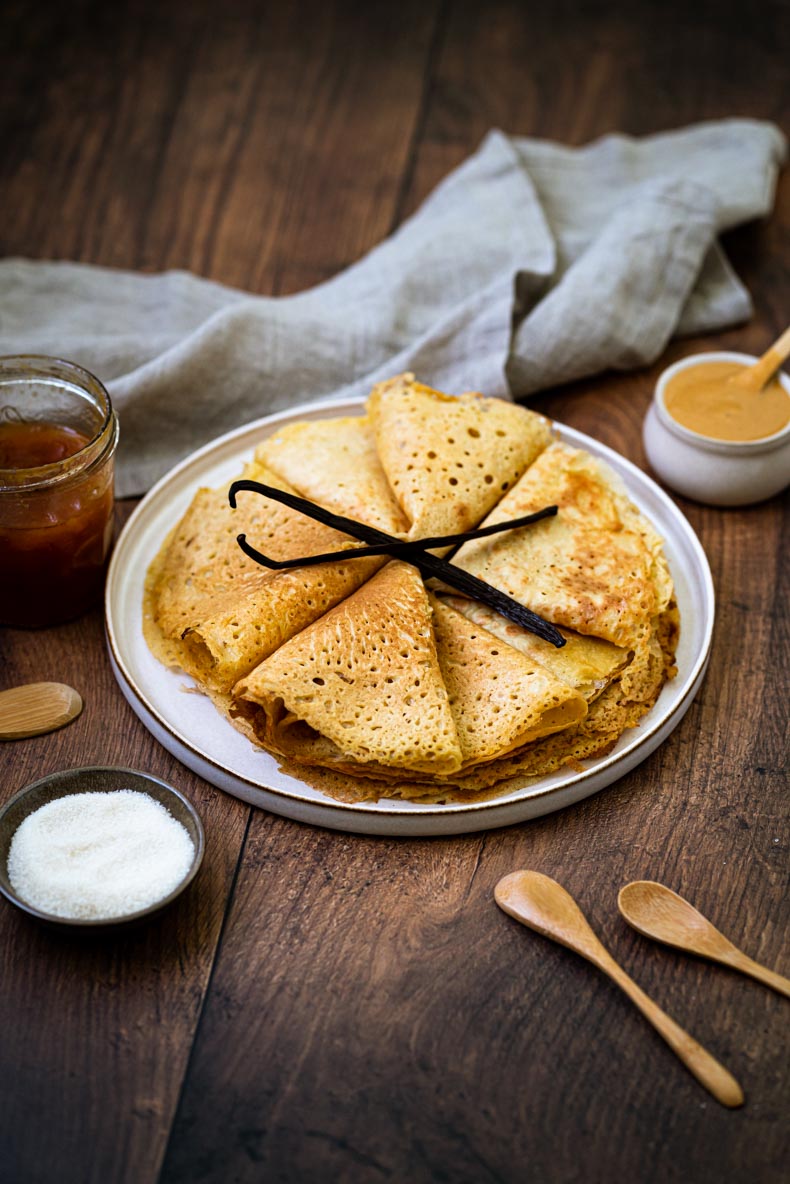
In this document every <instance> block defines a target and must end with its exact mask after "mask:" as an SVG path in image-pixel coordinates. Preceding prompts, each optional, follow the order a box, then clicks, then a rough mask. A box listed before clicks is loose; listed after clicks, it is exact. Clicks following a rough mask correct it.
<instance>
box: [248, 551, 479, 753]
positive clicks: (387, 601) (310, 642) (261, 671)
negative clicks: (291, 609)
mask: <svg viewBox="0 0 790 1184" xmlns="http://www.w3.org/2000/svg"><path fill="white" fill-rule="evenodd" d="M234 696H235V698H236V700H237V701H238V702H239V710H240V712H241V714H243V715H246V717H247V718H248V719H250V720H251V721H252V723H253V726H254V727H255V729H256V731H257V733H258V735H259V736H261V738H262V739H263V740H264V742H265V743H266V744H267V746H270V747H272V748H274V749H275V750H276V751H277V752H282V753H283V754H284V755H287V756H291V757H297V758H301V759H303V760H305V761H306V763H308V764H309V763H312V762H313V761H315V760H316V755H317V754H318V755H319V757H320V756H322V755H325V754H327V753H330V750H328V749H327V748H326V745H325V744H323V743H322V741H321V738H323V739H324V740H328V741H330V742H331V744H332V745H334V746H335V748H336V750H337V754H336V757H337V759H336V760H335V761H333V762H332V763H337V761H338V760H343V759H345V760H348V759H349V758H350V759H352V760H353V761H355V762H359V763H362V764H370V763H372V762H376V763H379V764H382V765H387V766H389V767H391V768H395V769H400V770H404V769H409V770H415V771H424V772H437V773H450V772H453V771H454V770H455V769H458V768H460V766H461V749H460V746H459V744H458V738H457V736H456V731H455V724H454V723H453V716H452V712H451V711H450V703H449V698H448V694H447V690H446V688H445V685H444V682H443V680H442V675H441V670H440V668H439V662H438V659H437V656H436V646H435V644H434V639H433V631H432V629H431V606H430V603H429V600H428V593H427V592H426V590H425V586H424V584H423V582H422V578H421V576H420V573H419V572H418V571H417V569H416V568H414V567H411V566H410V565H409V564H406V563H401V562H398V561H394V562H392V563H389V564H388V565H387V566H386V567H385V568H384V569H383V571H381V572H379V574H378V575H377V576H375V577H374V578H373V579H372V580H370V581H369V582H368V583H367V584H365V585H364V586H363V587H362V588H360V589H359V590H358V591H357V592H356V593H355V594H354V595H353V596H350V597H349V598H348V599H347V600H345V601H344V602H343V603H342V604H340V605H338V606H337V607H336V608H335V609H333V610H332V611H331V612H329V613H327V615H326V616H324V617H322V619H321V620H320V621H317V622H316V623H315V624H314V625H312V626H311V627H310V628H309V629H305V630H304V631H303V632H302V633H300V634H299V635H298V636H297V637H294V638H292V640H291V641H290V642H288V643H287V644H285V645H283V646H282V647H281V648H280V649H279V650H278V651H277V652H276V653H275V654H272V655H271V657H269V658H268V659H266V661H264V662H262V663H261V664H260V665H259V666H257V667H256V668H255V669H254V670H253V671H251V673H250V674H249V675H248V676H247V677H246V678H245V679H243V680H242V681H241V683H240V684H239V685H238V686H237V687H236V688H235V691H234ZM255 708H257V709H258V710H257V711H256V710H255ZM304 725H306V728H305V726H304ZM316 740H317V741H318V747H316ZM330 755H331V753H330ZM318 763H322V761H321V760H320V759H319V761H318Z"/></svg>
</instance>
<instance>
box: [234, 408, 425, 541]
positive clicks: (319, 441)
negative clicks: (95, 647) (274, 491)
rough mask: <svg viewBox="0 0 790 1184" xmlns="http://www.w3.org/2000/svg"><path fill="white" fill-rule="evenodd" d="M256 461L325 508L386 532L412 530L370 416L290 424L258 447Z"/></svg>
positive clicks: (399, 532)
mask: <svg viewBox="0 0 790 1184" xmlns="http://www.w3.org/2000/svg"><path fill="white" fill-rule="evenodd" d="M255 458H256V460H258V461H260V462H262V463H263V464H265V465H266V466H267V467H268V468H269V469H271V471H272V472H274V473H276V474H277V475H278V476H279V477H281V478H282V479H283V480H285V481H287V482H288V483H289V485H291V486H292V487H293V488H294V489H295V490H296V492H297V493H298V494H300V495H301V496H302V497H305V498H308V499H309V500H310V501H314V502H318V504H319V505H321V506H324V507H325V508H326V509H327V510H332V511H333V512H334V513H336V514H343V515H345V516H346V517H347V518H354V519H356V520H357V521H358V522H364V523H366V524H367V525H368V526H375V527H377V528H378V529H379V530H385V531H387V533H388V534H405V532H406V531H407V530H408V528H409V523H408V520H407V519H406V517H405V515H404V514H403V511H402V510H401V508H400V506H399V505H398V503H397V501H396V500H395V498H394V496H393V494H392V490H391V489H390V487H389V483H388V481H387V477H386V475H385V473H384V470H383V468H382V467H381V461H380V460H379V456H378V453H377V451H376V441H375V439H374V436H373V430H372V427H371V424H370V419H369V418H368V416H345V417H338V418H335V419H318V420H311V421H309V422H305V423H293V424H288V425H287V426H286V427H283V428H280V430H279V431H277V432H275V433H274V435H273V436H269V438H268V439H267V440H264V441H263V443H262V444H259V445H258V447H257V449H256V451H255Z"/></svg>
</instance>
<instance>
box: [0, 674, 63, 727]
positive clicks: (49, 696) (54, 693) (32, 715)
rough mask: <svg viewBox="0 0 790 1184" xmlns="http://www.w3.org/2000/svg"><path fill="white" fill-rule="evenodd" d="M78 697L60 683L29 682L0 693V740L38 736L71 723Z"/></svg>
mask: <svg viewBox="0 0 790 1184" xmlns="http://www.w3.org/2000/svg"><path fill="white" fill-rule="evenodd" d="M82 706H83V704H82V697H81V696H80V695H79V694H78V692H77V691H75V690H74V688H73V687H68V686H66V684H65V683H63V682H29V683H26V684H25V685H24V686H21V687H11V689H10V690H7V691H0V740H22V739H23V738H24V737H25V736H41V735H43V734H44V732H54V731H55V729H56V728H62V727H63V725H64V724H68V723H71V721H72V720H73V719H76V718H77V716H78V715H79V713H80V712H81V711H82Z"/></svg>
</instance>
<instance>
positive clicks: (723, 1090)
mask: <svg viewBox="0 0 790 1184" xmlns="http://www.w3.org/2000/svg"><path fill="white" fill-rule="evenodd" d="M602 969H603V970H605V971H606V973H607V974H608V975H609V977H610V978H612V979H613V980H614V982H616V983H617V985H618V987H620V988H621V990H623V991H625V993H626V995H627V996H628V997H629V999H630V1000H631V1001H632V1003H635V1004H636V1006H637V1007H638V1008H639V1010H640V1011H641V1013H642V1015H643V1016H644V1017H645V1019H646V1020H648V1021H649V1022H650V1023H651V1024H652V1025H653V1027H654V1028H655V1029H656V1031H657V1032H658V1033H659V1035H660V1036H663V1038H664V1040H666V1042H667V1044H668V1045H669V1047H670V1048H671V1049H672V1051H673V1052H674V1053H675V1054H676V1055H677V1056H679V1057H680V1059H681V1061H682V1062H683V1064H684V1065H685V1066H686V1068H687V1069H689V1070H690V1072H691V1073H693V1074H694V1076H695V1077H696V1079H697V1081H698V1082H699V1083H700V1085H704V1086H705V1089H707V1090H709V1092H710V1093H712V1094H713V1096H714V1098H715V1099H716V1101H717V1102H721V1104H722V1106H729V1107H735V1106H742V1105H743V1101H744V1096H743V1090H742V1089H741V1087H740V1085H739V1084H738V1082H737V1081H736V1080H735V1078H734V1077H733V1076H732V1074H731V1073H729V1072H728V1071H727V1070H726V1069H725V1068H724V1066H723V1065H720V1064H719V1062H718V1061H717V1060H716V1059H715V1057H712V1056H711V1054H710V1053H709V1052H707V1050H706V1049H704V1048H703V1047H702V1045H701V1044H698V1043H697V1041H696V1040H695V1039H694V1037H693V1036H689V1034H688V1032H686V1031H684V1029H683V1028H681V1027H680V1025H679V1024H676V1023H675V1021H674V1020H673V1019H671V1018H670V1017H669V1016H668V1015H667V1014H666V1012H664V1011H662V1010H661V1008H660V1007H659V1006H658V1004H656V1003H654V1002H653V1000H652V999H651V998H650V997H649V996H648V995H646V994H645V993H644V991H643V990H642V989H641V987H638V986H637V985H636V983H635V982H634V980H633V979H631V978H629V977H628V975H627V974H626V973H625V971H624V970H623V969H622V968H621V967H620V966H618V964H617V963H616V962H615V961H614V959H612V960H611V965H609V963H608V962H607V963H606V964H605V965H603V966H602Z"/></svg>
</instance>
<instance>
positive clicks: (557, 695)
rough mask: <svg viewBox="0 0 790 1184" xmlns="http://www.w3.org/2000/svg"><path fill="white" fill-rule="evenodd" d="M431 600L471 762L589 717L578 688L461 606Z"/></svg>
mask: <svg viewBox="0 0 790 1184" xmlns="http://www.w3.org/2000/svg"><path fill="white" fill-rule="evenodd" d="M431 602H432V607H433V610H434V629H435V634H436V647H437V652H438V655H439V665H440V668H441V671H442V677H443V679H444V683H445V686H446V687H447V692H448V694H449V696H450V709H451V711H452V713H453V719H454V720H455V726H456V731H457V733H458V739H459V743H460V745H461V756H462V759H463V767H464V769H467V768H470V767H471V766H472V765H476V764H479V763H480V762H481V761H488V760H493V759H494V758H496V757H501V756H504V755H506V754H507V753H510V752H513V751H515V750H516V749H518V748H521V747H522V746H523V745H524V744H528V743H530V741H532V740H537V739H538V738H540V737H541V736H549V735H551V734H552V733H553V732H559V731H562V730H563V729H564V728H568V727H571V725H573V724H576V723H579V722H580V721H581V720H582V719H584V717H585V715H586V714H587V704H586V702H585V700H584V697H583V696H582V695H580V694H579V692H578V691H577V690H576V689H575V688H573V687H571V686H569V685H568V684H567V683H565V682H563V681H561V680H560V679H558V678H556V677H555V676H554V675H553V674H552V673H551V672H550V671H549V670H547V669H546V667H545V666H541V665H540V663H539V662H536V661H534V660H533V659H532V658H529V657H527V656H526V655H525V654H523V653H521V652H520V651H519V650H516V649H513V648H512V647H511V646H509V645H507V644H506V643H503V642H502V641H500V640H499V639H498V638H496V637H495V636H494V635H493V634H492V633H489V632H488V631H487V630H486V629H484V628H482V627H481V626H480V625H477V624H475V623H474V622H472V621H470V620H468V619H467V618H466V617H465V616H462V615H461V613H459V612H456V610H455V609H454V608H450V607H449V606H448V605H446V604H443V603H442V602H441V601H440V600H438V599H437V598H435V597H432V598H431ZM547 648H549V649H550V648H552V647H550V646H547Z"/></svg>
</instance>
